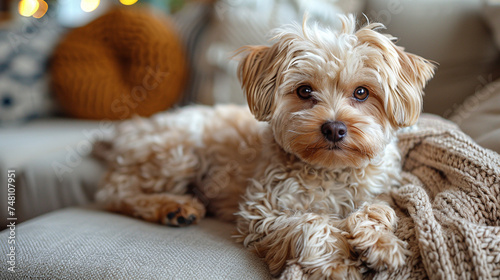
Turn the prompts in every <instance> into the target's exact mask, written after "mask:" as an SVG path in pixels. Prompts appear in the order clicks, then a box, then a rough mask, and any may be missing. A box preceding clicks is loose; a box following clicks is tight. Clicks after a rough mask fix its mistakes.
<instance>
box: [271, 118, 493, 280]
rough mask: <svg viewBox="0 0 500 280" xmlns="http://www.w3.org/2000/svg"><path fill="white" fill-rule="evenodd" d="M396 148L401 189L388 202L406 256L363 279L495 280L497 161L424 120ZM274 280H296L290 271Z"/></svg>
mask: <svg viewBox="0 0 500 280" xmlns="http://www.w3.org/2000/svg"><path fill="white" fill-rule="evenodd" d="M399 148H400V149H401V152H402V156H403V171H404V172H403V178H404V184H403V186H402V187H400V188H398V189H396V190H394V191H393V192H392V194H391V196H392V201H391V203H393V206H394V208H395V210H396V213H397V215H398V217H399V223H398V229H397V231H396V235H397V236H398V237H399V238H400V239H402V240H404V241H406V242H407V243H408V249H409V250H410V251H411V252H412V254H411V255H410V256H409V257H408V258H407V260H406V261H407V265H406V266H404V267H402V268H401V269H399V270H397V271H382V272H378V273H374V274H371V275H368V276H369V277H368V278H372V277H373V279H427V278H428V279H500V155H499V154H497V153H495V152H493V151H490V150H487V149H484V148H482V147H480V146H478V145H477V144H476V143H475V142H474V141H473V140H472V139H471V138H470V137H468V136H467V135H465V134H464V133H462V132H461V131H460V129H459V128H458V127H457V126H456V125H455V124H453V123H451V122H448V121H445V120H443V119H441V118H439V117H436V116H430V115H424V116H422V117H421V118H420V120H419V123H418V125H417V127H416V129H411V130H406V131H403V132H401V133H400V134H399ZM281 278H282V279H283V278H285V279H294V278H295V279H297V278H303V277H302V275H300V272H299V270H298V269H296V268H294V267H289V268H287V269H286V270H285V271H284V274H283V275H282V277H281Z"/></svg>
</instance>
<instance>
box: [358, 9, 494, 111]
mask: <svg viewBox="0 0 500 280" xmlns="http://www.w3.org/2000/svg"><path fill="white" fill-rule="evenodd" d="M482 8H483V2H482V1H481V0H460V1H449V0H422V1H413V0H398V1H388V0H373V1H367V6H366V8H365V11H364V12H365V14H366V15H367V16H368V18H370V20H375V21H381V22H382V23H384V24H386V26H387V33H389V34H391V35H393V36H395V37H397V38H398V39H399V40H398V45H400V46H403V47H405V49H406V50H407V51H409V52H412V53H415V54H418V55H420V56H423V57H425V58H427V59H431V60H434V61H436V62H438V63H439V66H438V68H437V71H436V75H435V77H434V78H433V79H432V80H431V81H430V82H429V85H428V86H427V87H426V89H425V98H424V110H425V111H426V112H428V113H433V114H438V115H441V116H445V117H449V116H451V114H452V113H453V106H454V105H455V106H456V105H458V104H460V103H462V102H463V101H464V100H465V99H466V98H467V97H468V96H470V95H472V94H474V91H475V90H476V88H477V87H478V86H484V85H485V83H484V81H485V80H489V79H490V77H491V78H492V79H495V77H496V76H498V74H499V73H498V69H500V68H499V64H498V51H497V49H496V48H495V44H494V40H493V36H492V34H491V33H490V30H489V29H488V27H487V25H486V24H485V20H484V18H483V11H482Z"/></svg>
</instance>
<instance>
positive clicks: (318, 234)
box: [97, 16, 434, 279]
mask: <svg viewBox="0 0 500 280" xmlns="http://www.w3.org/2000/svg"><path fill="white" fill-rule="evenodd" d="M341 20H342V22H343V25H342V28H341V29H340V30H338V31H335V30H330V29H327V28H323V27H320V26H318V25H314V24H313V25H307V24H306V21H304V23H303V25H302V26H299V25H289V26H285V27H283V28H279V29H277V30H276V31H275V34H276V36H275V37H274V40H275V43H274V44H273V45H272V46H250V47H245V48H243V49H241V50H240V54H241V55H242V56H243V58H242V60H241V62H240V66H239V69H238V74H239V77H240V80H241V83H242V86H243V89H244V91H245V94H246V96H247V100H248V105H249V106H248V108H244V107H239V106H232V105H225V106H216V107H214V108H209V107H203V106H192V107H188V108H183V109H181V110H178V111H176V112H169V113H163V114H158V115H156V116H154V117H152V118H151V119H135V120H131V121H127V122H124V123H122V124H120V125H119V126H117V128H116V135H115V137H114V139H113V140H112V141H111V144H107V145H99V147H108V149H107V151H106V158H107V160H108V162H109V170H108V171H107V173H106V176H105V178H104V180H103V181H102V186H101V189H100V190H99V192H98V193H97V199H98V200H99V201H100V202H102V203H103V204H105V205H106V206H107V208H108V209H110V210H112V211H118V212H122V213H126V214H128V215H132V216H136V217H139V218H142V219H145V220H148V221H152V222H160V223H163V224H167V225H172V226H185V225H189V224H194V223H197V222H198V221H199V220H200V219H201V218H203V216H204V215H205V212H206V211H208V212H209V213H212V214H214V215H215V216H216V217H218V218H220V219H222V220H226V221H236V224H237V231H238V233H237V234H236V236H235V237H236V239H237V240H238V241H239V242H242V243H243V245H244V246H246V247H248V248H249V249H251V250H253V251H255V252H256V253H257V254H258V255H259V256H261V257H262V258H263V259H264V260H265V261H266V263H267V264H268V266H269V269H270V271H271V273H272V274H273V275H275V276H278V275H279V274H280V273H281V272H282V271H283V270H284V269H287V271H288V270H289V271H291V272H293V273H295V272H296V271H297V270H300V271H301V273H302V274H303V275H305V276H307V277H308V278H311V279H323V278H330V279H347V278H352V279H357V278H360V277H361V276H362V274H363V273H364V272H365V271H367V270H368V269H374V270H382V269H397V268H398V267H399V266H401V265H402V264H404V260H405V254H407V251H406V250H405V248H404V243H403V242H402V241H400V240H398V238H396V236H395V235H394V233H393V232H394V230H395V228H396V224H397V221H396V216H395V214H394V211H393V210H392V209H391V208H390V207H389V206H388V205H386V204H385V203H382V202H380V201H379V200H378V199H377V197H378V196H379V195H380V194H383V193H387V192H388V190H389V189H390V187H391V186H397V185H398V184H399V183H398V182H399V173H400V165H399V164H400V156H399V152H398V150H397V147H396V143H395V137H394V135H395V132H396V131H397V130H398V129H399V128H402V127H407V126H410V125H412V124H413V123H414V122H415V121H416V120H417V118H418V116H419V114H420V111H421V107H422V95H423V92H422V90H423V87H424V85H425V83H426V82H427V81H428V80H429V79H430V78H431V77H432V75H433V73H434V66H433V65H432V64H431V63H430V62H428V61H427V60H425V59H423V58H420V57H418V56H416V55H413V54H409V53H406V52H404V51H403V50H402V49H401V48H399V47H397V46H395V45H394V43H393V42H392V38H391V37H389V36H387V35H383V34H380V33H378V32H376V31H375V30H374V29H377V28H380V27H382V25H381V24H368V25H366V26H364V27H361V28H360V29H359V30H356V28H355V24H356V22H355V20H354V17H353V16H342V17H341ZM302 85H308V86H310V87H311V88H312V90H313V92H312V93H311V98H308V99H303V98H299V97H298V95H297V94H296V90H297V88H298V87H300V86H302ZM359 86H363V87H365V88H367V89H368V90H369V93H370V95H369V98H368V99H366V101H363V102H361V101H359V100H356V99H355V98H353V91H354V90H355V89H356V88H357V87H359ZM255 119H257V120H258V121H256V120H255ZM259 121H260V122H259ZM329 121H341V122H342V123H344V124H345V126H346V128H347V135H346V137H345V139H343V140H342V141H339V142H338V143H332V141H329V140H327V139H326V138H325V136H324V135H323V134H322V131H321V126H322V124H324V123H326V122H329ZM235 214H236V215H235Z"/></svg>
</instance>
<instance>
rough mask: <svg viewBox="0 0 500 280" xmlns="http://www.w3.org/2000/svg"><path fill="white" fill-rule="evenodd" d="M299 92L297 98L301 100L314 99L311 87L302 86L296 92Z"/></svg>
mask: <svg viewBox="0 0 500 280" xmlns="http://www.w3.org/2000/svg"><path fill="white" fill-rule="evenodd" d="M295 91H296V92H297V96H298V97H299V98H300V99H309V98H311V97H312V92H313V90H312V88H311V87H310V86H306V85H304V86H300V87H298V88H297V89H296V90H295Z"/></svg>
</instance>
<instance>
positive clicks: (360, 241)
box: [347, 204, 409, 270]
mask: <svg viewBox="0 0 500 280" xmlns="http://www.w3.org/2000/svg"><path fill="white" fill-rule="evenodd" d="M396 223H397V218H396V213H395V212H394V210H393V209H392V208H390V207H389V206H388V205H385V204H372V205H365V206H363V207H362V208H361V209H360V210H358V211H357V212H355V213H353V214H351V215H350V216H349V217H348V219H347V230H348V232H349V233H350V234H349V238H348V242H349V244H350V245H351V247H352V248H353V249H354V251H355V252H356V253H357V254H359V257H360V260H361V261H363V262H364V263H366V264H367V265H368V267H370V268H372V269H375V270H383V269H386V268H388V269H391V270H393V269H397V268H398V267H400V266H401V265H403V264H404V263H405V259H406V255H408V254H409V251H408V250H406V248H405V247H406V246H405V245H406V243H405V242H403V241H402V240H400V239H399V238H397V236H396V235H395V234H394V230H395V227H396Z"/></svg>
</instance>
